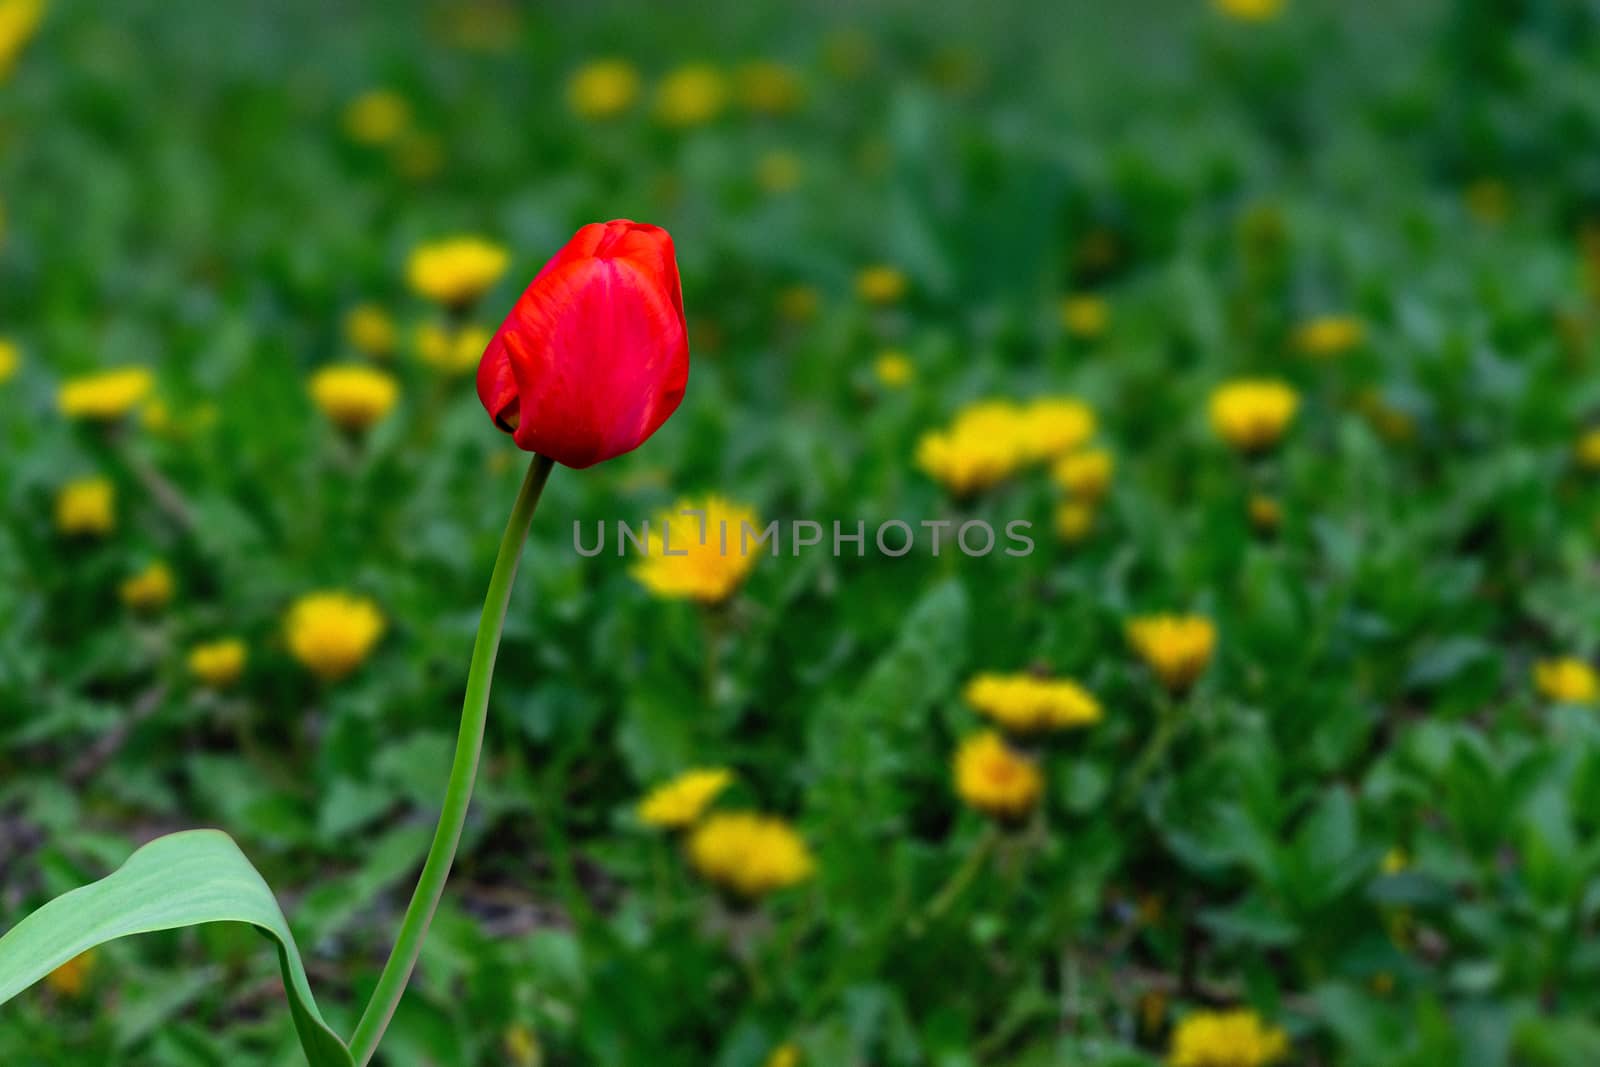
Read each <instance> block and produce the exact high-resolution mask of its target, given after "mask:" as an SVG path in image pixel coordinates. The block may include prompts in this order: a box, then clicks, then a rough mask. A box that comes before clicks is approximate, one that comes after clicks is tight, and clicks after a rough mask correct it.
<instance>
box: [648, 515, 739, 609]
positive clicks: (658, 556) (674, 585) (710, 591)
mask: <svg viewBox="0 0 1600 1067" xmlns="http://www.w3.org/2000/svg"><path fill="white" fill-rule="evenodd" d="M763 532H764V531H763V528H762V527H761V526H760V525H759V520H758V519H757V518H756V513H755V510H754V509H753V508H749V507H746V506H744V505H742V504H734V503H731V502H730V501H728V500H725V499H724V498H722V497H720V496H715V495H712V496H707V497H705V498H703V499H700V500H681V501H679V502H678V504H677V506H676V507H674V508H672V509H669V510H667V511H663V512H661V513H660V514H658V515H657V516H656V517H655V518H654V519H652V520H651V521H650V523H649V534H650V536H649V542H648V548H647V551H648V555H647V557H646V558H645V559H643V560H641V561H640V562H639V563H637V564H636V565H635V566H634V567H633V571H632V573H633V576H634V578H635V579H637V580H638V581H639V583H640V584H641V585H643V586H644V587H645V588H646V589H648V590H650V592H651V593H653V594H655V595H656V596H658V597H661V598H663V599H666V600H696V601H699V602H700V603H702V604H718V603H721V602H722V601H724V600H726V599H728V598H729V597H730V596H732V595H733V594H734V593H735V592H737V591H738V589H739V587H740V586H741V585H743V584H744V580H745V577H746V576H747V575H748V574H749V573H750V568H751V567H753V566H755V561H756V556H757V554H759V553H761V552H763V551H770V547H769V546H768V544H767V543H765V542H761V543H758V542H760V539H761V537H762V534H763Z"/></svg>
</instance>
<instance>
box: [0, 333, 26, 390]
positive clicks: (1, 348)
mask: <svg viewBox="0 0 1600 1067" xmlns="http://www.w3.org/2000/svg"><path fill="white" fill-rule="evenodd" d="M20 366H22V350H21V349H19V348H18V347H17V346H16V344H15V343H13V342H11V341H8V340H7V339H6V338H4V337H0V385H4V384H5V383H6V382H9V381H10V380H11V379H12V378H13V377H15V376H16V373H17V368H18V367H20Z"/></svg>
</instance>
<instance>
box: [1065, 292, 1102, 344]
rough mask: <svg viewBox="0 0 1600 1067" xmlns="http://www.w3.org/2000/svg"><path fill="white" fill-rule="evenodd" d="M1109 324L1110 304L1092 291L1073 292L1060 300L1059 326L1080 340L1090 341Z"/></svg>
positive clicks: (1099, 334) (1100, 333)
mask: <svg viewBox="0 0 1600 1067" xmlns="http://www.w3.org/2000/svg"><path fill="white" fill-rule="evenodd" d="M1110 326H1111V305H1110V304H1108V303H1106V301H1105V298H1104V297H1099V296H1095V295H1094V294H1093V293H1074V294H1072V295H1071V296H1067V297H1063V298H1062V300H1061V328H1062V329H1064V330H1066V331H1067V333H1068V334H1069V335H1070V336H1072V337H1076V338H1077V339H1078V340H1080V341H1092V340H1094V339H1095V338H1096V337H1099V336H1101V335H1102V334H1104V333H1105V332H1106V330H1107V329H1108V328H1110Z"/></svg>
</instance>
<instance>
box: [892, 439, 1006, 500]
mask: <svg viewBox="0 0 1600 1067" xmlns="http://www.w3.org/2000/svg"><path fill="white" fill-rule="evenodd" d="M916 461H917V466H918V467H919V468H921V470H922V471H923V472H924V473H926V474H927V475H928V476H929V477H931V478H933V479H934V480H936V481H938V482H940V483H941V484H942V485H944V487H945V488H946V489H947V490H949V491H950V493H951V495H953V496H955V497H957V498H958V499H965V498H966V497H969V496H971V495H973V494H974V493H977V492H981V491H982V490H984V489H989V488H991V487H993V486H995V485H998V484H999V483H1000V482H1003V481H1005V480H1006V479H1007V478H1009V477H1011V475H1012V474H1014V473H1015V472H1016V470H1017V468H1018V467H1019V466H1021V463H1022V458H1021V451H1020V449H1019V448H1018V447H1017V442H1016V441H1015V439H1013V438H1009V437H1008V438H984V437H977V436H962V435H959V434H956V433H953V432H950V433H947V432H943V431H931V432H929V433H925V434H923V435H922V437H921V438H920V439H919V440H918V441H917V453H916Z"/></svg>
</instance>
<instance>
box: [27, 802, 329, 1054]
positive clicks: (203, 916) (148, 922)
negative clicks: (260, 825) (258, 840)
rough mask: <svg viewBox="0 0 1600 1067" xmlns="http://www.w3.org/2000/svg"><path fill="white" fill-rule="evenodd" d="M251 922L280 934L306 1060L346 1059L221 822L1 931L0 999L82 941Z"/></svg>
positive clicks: (274, 913)
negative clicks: (209, 925)
mask: <svg viewBox="0 0 1600 1067" xmlns="http://www.w3.org/2000/svg"><path fill="white" fill-rule="evenodd" d="M214 922H241V923H249V924H250V925H251V926H254V927H256V928H257V929H259V930H260V931H261V932H262V933H264V934H266V935H267V936H269V937H271V938H273V939H274V940H275V941H277V943H278V962H279V964H280V965H281V966H282V968H283V985H284V988H285V989H286V990H287V991H288V994H289V1010H290V1013H291V1014H292V1015H293V1017H294V1026H295V1030H296V1032H297V1033H298V1034H299V1035H300V1047H301V1048H302V1049H304V1050H305V1054H306V1059H307V1060H308V1061H309V1062H310V1064H311V1067H352V1063H353V1060H352V1059H351V1057H350V1052H349V1050H348V1049H346V1048H345V1045H344V1042H343V1041H341V1040H340V1039H339V1036H338V1035H337V1034H335V1033H334V1032H333V1030H332V1029H331V1028H330V1027H329V1026H328V1024H327V1023H326V1022H324V1021H323V1019H322V1014H321V1013H320V1012H319V1011H318V1010H317V1005H316V1001H315V1000H314V999H313V998H312V996H311V984H310V982H309V981H307V979H306V968H305V964H304V963H302V962H301V960H300V950H299V949H297V948H296V947H295V943H294V935H293V934H291V933H290V932H289V923H288V922H287V920H285V919H284V917H283V912H282V911H281V910H280V909H279V907H278V902H277V899H276V898H274V897H273V895H272V890H271V889H269V888H268V887H267V883H266V882H265V881H264V880H263V879H262V877H261V875H260V873H259V872H257V871H256V869H255V868H254V867H253V866H251V864H250V861H249V860H247V859H245V857H244V853H242V852H240V851H239V846H238V845H236V844H234V841H233V838H231V837H229V836H228V835H227V834H225V833H222V832H221V831H220V830H188V831H185V832H183V833H177V834H169V835H167V836H166V837H159V838H157V839H156V840H154V841H152V842H150V843H149V844H148V845H145V846H144V847H143V848H141V849H139V850H138V851H137V852H135V853H134V854H133V855H131V856H129V857H128V860H127V862H126V863H124V864H123V865H122V866H121V867H119V868H117V869H116V870H115V871H113V872H111V873H110V874H108V875H107V876H106V877H104V878H102V879H100V880H99V881H98V882H92V883H90V884H89V885H86V886H83V887H81V888H78V889H74V890H72V891H71V892H70V893H64V894H62V895H61V896H59V897H57V898H56V899H55V900H52V901H51V902H50V903H48V904H46V905H45V906H44V907H42V908H40V909H39V910H38V911H36V912H34V913H33V914H32V915H30V916H28V917H27V918H25V919H23V920H22V921H21V922H19V923H18V924H17V925H16V926H14V927H12V928H11V929H10V930H9V931H7V932H6V935H5V936H4V937H0V1004H4V1003H6V1001H8V1000H10V999H11V998H12V997H14V996H16V995H17V994H18V993H20V992H22V991H23V990H24V989H27V988H28V987H29V986H31V985H33V984H34V983H35V982H37V981H39V979H41V978H43V977H44V976H45V975H47V974H49V973H50V972H51V971H53V970H55V969H56V968H57V967H59V966H61V965H62V964H63V963H66V962H67V961H68V960H71V959H73V958H75V957H77V956H79V955H82V954H83V953H84V952H87V951H88V950H89V949H91V948H94V947H95V946H97V945H103V944H105V943H106V942H107V941H115V940H116V939H117V938H119V937H127V936H128V935H130V934H147V933H152V932H154V931H156V930H173V929H177V928H179V927H184V926H196V925H199V924H200V923H214Z"/></svg>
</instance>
